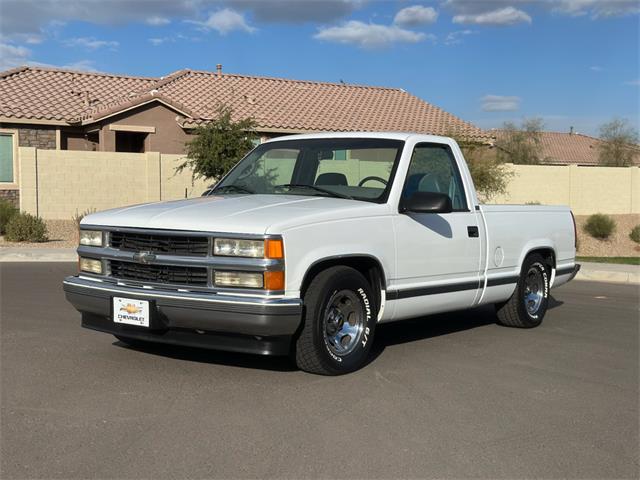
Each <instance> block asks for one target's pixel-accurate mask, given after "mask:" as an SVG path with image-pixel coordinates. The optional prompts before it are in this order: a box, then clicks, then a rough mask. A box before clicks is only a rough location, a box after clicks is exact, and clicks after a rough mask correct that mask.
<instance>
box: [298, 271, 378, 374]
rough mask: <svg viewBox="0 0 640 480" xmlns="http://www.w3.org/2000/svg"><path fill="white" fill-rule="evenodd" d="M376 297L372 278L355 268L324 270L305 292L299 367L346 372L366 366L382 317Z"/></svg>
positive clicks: (320, 370) (299, 344)
mask: <svg viewBox="0 0 640 480" xmlns="http://www.w3.org/2000/svg"><path fill="white" fill-rule="evenodd" d="M373 298H374V297H373V295H372V292H371V286H370V285H369V282H368V281H367V280H366V278H365V277H364V276H363V275H362V274H361V273H360V272H358V271H357V270H354V269H353V268H350V267H344V266H336V267H331V268H328V269H327V270H324V271H322V272H320V273H319V274H318V275H317V276H316V277H315V278H314V279H313V280H312V281H311V284H310V285H309V288H308V289H307V291H306V293H305V295H304V318H303V322H304V323H303V326H302V330H301V332H300V335H299V336H298V338H297V341H296V345H295V361H296V364H297V365H298V367H299V368H300V369H301V370H305V371H307V372H311V373H318V374H321V375H340V374H343V373H348V372H352V371H354V370H357V369H358V368H360V367H361V366H362V365H364V363H365V361H366V359H367V356H368V354H369V350H370V348H371V343H372V341H373V333H374V329H375V324H376V319H377V311H376V308H375V304H374V302H373Z"/></svg>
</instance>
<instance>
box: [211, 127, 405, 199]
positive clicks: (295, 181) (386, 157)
mask: <svg viewBox="0 0 640 480" xmlns="http://www.w3.org/2000/svg"><path fill="white" fill-rule="evenodd" d="M403 145H404V142H403V141H400V140H388V139H372V138H320V139H307V140H283V141H281V142H271V143H265V144H262V145H259V146H258V147H256V148H255V149H254V150H253V151H251V153H249V155H247V156H246V157H245V158H244V159H242V160H241V161H240V162H239V163H238V164H237V165H236V166H235V167H234V168H233V170H231V172H230V173H229V174H228V175H227V176H226V177H225V178H224V179H223V180H222V181H221V182H220V183H219V184H218V185H216V187H215V188H214V189H213V190H211V192H210V194H213V195H215V194H216V193H229V194H243V195H246V194H256V193H261V194H294V195H319V196H333V197H340V198H351V199H355V200H367V201H372V202H383V201H385V200H386V197H387V195H388V190H389V188H390V185H391V183H392V181H393V178H392V177H393V174H394V173H395V168H396V165H397V163H398V160H399V158H400V154H401V152H402V147H403Z"/></svg>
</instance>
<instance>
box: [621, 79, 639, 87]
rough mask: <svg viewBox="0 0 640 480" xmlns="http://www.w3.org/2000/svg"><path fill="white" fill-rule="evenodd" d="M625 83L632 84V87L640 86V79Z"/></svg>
mask: <svg viewBox="0 0 640 480" xmlns="http://www.w3.org/2000/svg"><path fill="white" fill-rule="evenodd" d="M624 84H625V85H630V86H632V87H640V79H637V80H629V81H628V82H624Z"/></svg>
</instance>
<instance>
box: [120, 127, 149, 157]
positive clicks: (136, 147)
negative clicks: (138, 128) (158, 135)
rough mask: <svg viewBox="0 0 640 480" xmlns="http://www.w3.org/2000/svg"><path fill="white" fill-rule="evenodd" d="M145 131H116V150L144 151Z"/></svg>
mask: <svg viewBox="0 0 640 480" xmlns="http://www.w3.org/2000/svg"><path fill="white" fill-rule="evenodd" d="M147 135H148V134H147V133H140V132H116V152H128V153H144V141H145V140H146V138H147Z"/></svg>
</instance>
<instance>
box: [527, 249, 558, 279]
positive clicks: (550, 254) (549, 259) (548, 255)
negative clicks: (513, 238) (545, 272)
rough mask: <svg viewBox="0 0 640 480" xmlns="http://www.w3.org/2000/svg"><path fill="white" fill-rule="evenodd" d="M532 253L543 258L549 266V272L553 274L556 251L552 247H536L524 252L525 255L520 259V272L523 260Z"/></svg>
mask: <svg viewBox="0 0 640 480" xmlns="http://www.w3.org/2000/svg"><path fill="white" fill-rule="evenodd" d="M534 253H537V254H539V255H540V256H542V258H544V260H545V263H546V264H547V265H548V266H549V269H550V270H551V272H555V270H556V258H557V257H556V251H555V249H554V248H553V247H552V246H537V247H531V248H529V249H528V250H526V251H525V254H524V255H523V256H522V259H521V260H520V270H522V265H523V264H524V261H525V259H526V258H527V257H529V256H530V255H532V254H534ZM521 273H522V272H521Z"/></svg>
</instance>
